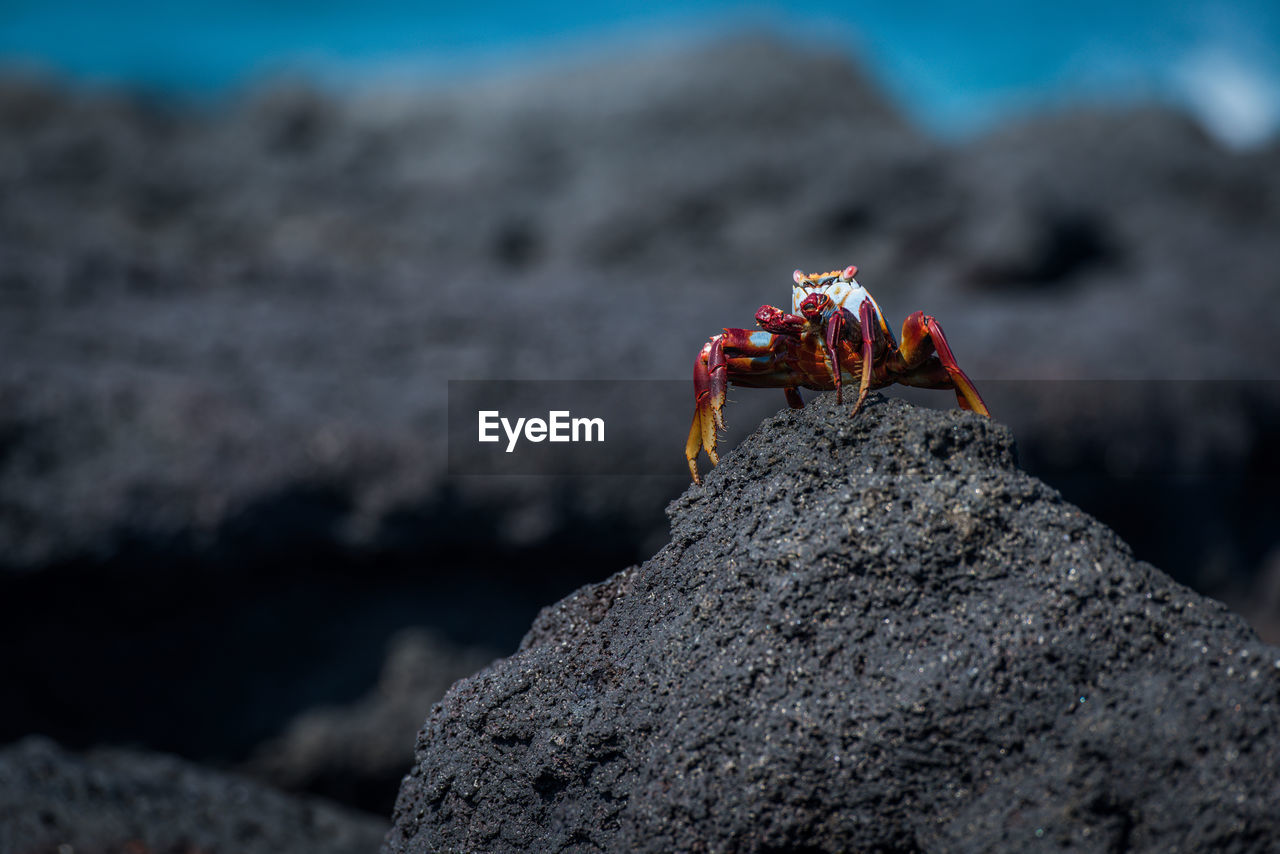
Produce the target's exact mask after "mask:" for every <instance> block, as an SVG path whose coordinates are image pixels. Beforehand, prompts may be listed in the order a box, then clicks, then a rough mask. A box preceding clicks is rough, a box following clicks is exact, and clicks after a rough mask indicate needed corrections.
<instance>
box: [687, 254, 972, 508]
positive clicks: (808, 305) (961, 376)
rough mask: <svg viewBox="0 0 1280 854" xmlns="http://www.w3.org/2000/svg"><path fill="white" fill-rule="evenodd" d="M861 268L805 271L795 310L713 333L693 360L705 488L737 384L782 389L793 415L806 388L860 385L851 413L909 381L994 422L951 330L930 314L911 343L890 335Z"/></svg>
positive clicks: (910, 326) (692, 451)
mask: <svg viewBox="0 0 1280 854" xmlns="http://www.w3.org/2000/svg"><path fill="white" fill-rule="evenodd" d="M857 272H858V268H857V267H854V266H852V265H850V266H848V267H845V268H844V269H843V270H833V271H831V272H829V273H805V272H803V271H801V270H796V271H795V273H794V274H793V275H792V277H793V278H794V279H795V286H794V287H793V288H792V290H791V313H789V314H788V313H787V312H785V311H783V310H782V309H780V308H774V307H773V306H771V305H762V306H760V310H759V311H757V312H756V324H757V325H758V326H759V329H725V330H724V332H722V333H721V334H719V335H716V336H713V337H712V338H711V340H709V341H708V342H707V343H706V344H704V345H702V349H701V350H700V351H699V352H698V358H697V360H696V361H695V362H694V363H693V390H694V396H695V398H696V401H697V403H696V406H695V407H694V411H693V426H691V427H690V428H689V440H688V442H686V444H685V450H684V455H685V458H686V459H687V460H688V461H689V473H690V474H691V475H693V481H694V483H701V482H702V478H701V477H700V476H699V474H698V454H699V453H700V452H701V451H706V452H707V456H708V457H709V458H710V459H711V464H712V465H718V464H719V462H720V458H719V455H718V454H717V452H716V441H717V433H718V431H720V430H723V429H724V416H723V414H722V413H721V410H722V409H723V407H724V402H725V391H726V390H727V388H728V386H729V384H730V383H732V384H734V385H739V386H746V387H748V388H781V389H782V390H783V392H784V394H785V395H786V398H787V403H788V404H789V405H790V406H791V407H792V408H793V409H801V408H803V407H804V401H803V400H802V399H801V397H800V391H799V390H800V389H801V388H808V389H815V390H819V391H830V390H832V389H834V390H835V393H836V403H837V404H840V403H843V388H844V384H845V383H847V382H849V383H853V382H856V383H857V384H858V399H857V400H856V401H855V402H854V404H853V409H852V411H851V412H850V417H852V416H854V415H857V414H858V411H859V410H860V409H861V408H862V404H863V401H865V400H866V398H867V392H868V391H870V390H871V389H876V388H883V387H884V386H888V385H893V384H894V383H901V384H902V385H907V386H916V387H918V388H932V389H952V390H954V391H955V393H956V400H958V401H959V403H960V407H961V408H962V409H968V410H971V411H973V412H977V413H978V414H980V415H984V416H987V417H990V415H991V413H990V411H989V410H988V409H987V405H986V404H985V403H983V401H982V396H981V395H979V394H978V389H977V388H975V387H974V385H973V381H972V380H970V379H969V377H968V376H967V375H965V372H964V371H962V370H960V366H959V365H958V364H956V357H955V356H954V355H953V354H952V352H951V347H950V345H948V344H947V337H946V336H945V335H944V334H943V333H942V327H941V326H940V325H939V324H938V321H937V320H935V319H934V318H933V317H930V316H929V315H927V314H925V313H924V312H922V311H917V312H916V313H915V314H912V315H911V316H910V317H908V318H907V319H906V320H905V321H903V323H902V344H901V345H899V344H898V342H896V341H895V340H894V338H893V335H892V333H890V332H889V327H888V325H887V324H886V323H885V321H884V315H883V313H881V311H880V306H879V305H877V304H876V301H875V298H874V297H872V296H871V294H869V293H868V292H867V290H866V289H865V288H863V287H862V285H860V284H858V282H857V280H856V279H855V278H854V276H855V275H856V274H857Z"/></svg>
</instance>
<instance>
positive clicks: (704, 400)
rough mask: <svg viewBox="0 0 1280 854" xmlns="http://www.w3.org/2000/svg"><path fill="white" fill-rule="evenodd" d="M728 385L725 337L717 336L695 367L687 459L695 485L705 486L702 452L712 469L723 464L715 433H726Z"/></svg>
mask: <svg viewBox="0 0 1280 854" xmlns="http://www.w3.org/2000/svg"><path fill="white" fill-rule="evenodd" d="M728 385H729V366H728V364H727V363H726V362H725V357H724V340H723V336H720V335H717V336H715V337H714V338H712V339H711V340H710V341H708V342H707V343H706V344H704V345H702V350H701V351H699V352H698V358H697V359H696V360H695V361H694V363H693V393H694V396H695V397H696V399H697V403H696V405H695V406H694V409H693V424H692V425H690V427H689V439H688V441H687V442H685V446H684V456H685V459H686V460H688V462H689V473H690V474H692V475H693V482H694V483H702V478H701V477H700V476H699V475H698V452H699V451H702V450H705V451H706V452H707V456H708V457H710V458H711V464H712V465H719V464H720V455H719V454H718V453H716V431H717V430H723V429H724V415H723V414H722V410H723V409H724V400H725V391H726V389H727V388H728Z"/></svg>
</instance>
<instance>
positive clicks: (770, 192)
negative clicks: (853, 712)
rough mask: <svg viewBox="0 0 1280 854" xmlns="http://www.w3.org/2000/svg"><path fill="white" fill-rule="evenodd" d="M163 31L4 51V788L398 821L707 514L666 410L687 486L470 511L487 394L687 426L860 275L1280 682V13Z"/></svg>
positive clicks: (65, 28) (981, 9)
mask: <svg viewBox="0 0 1280 854" xmlns="http://www.w3.org/2000/svg"><path fill="white" fill-rule="evenodd" d="M116 6H117V8H113V10H112V12H111V17H110V18H107V17H104V16H105V15H107V12H106V11H105V9H104V10H97V9H94V8H90V7H88V6H87V4H86V5H85V7H84V8H81V7H80V5H78V4H73V3H70V2H66V0H63V2H51V3H43V4H25V5H24V4H17V5H16V6H7V7H6V8H5V9H4V10H3V12H0V51H2V52H3V54H4V57H5V60H6V70H5V71H4V72H3V74H0V357H2V358H0V655H2V656H3V660H4V661H5V664H6V668H5V675H4V686H3V694H4V697H5V701H4V703H3V704H0V742H11V741H17V740H19V739H20V738H22V737H23V736H26V735H28V734H32V733H37V734H42V735H47V736H50V737H52V738H54V739H57V740H58V741H59V742H61V743H62V744H63V745H64V746H66V747H69V748H72V749H84V748H89V747H91V746H99V745H129V746H134V747H143V748H149V749H153V750H160V751H168V752H174V753H177V754H180V755H182V756H185V757H187V758H189V759H194V760H198V761H201V762H205V763H211V764H214V765H218V766H221V767H224V768H236V769H239V770H241V771H245V772H247V773H252V774H255V775H257V776H259V777H260V778H262V779H265V780H267V781H268V782H271V783H273V784H276V785H280V786H284V787H289V788H295V789H303V790H309V791H312V792H318V793H322V794H325V795H328V796H330V797H336V798H339V799H342V800H344V801H346V802H347V803H348V804H352V805H355V806H358V807H362V808H365V809H368V810H373V811H376V812H379V813H382V814H384V815H385V814H386V813H387V812H388V811H389V808H390V803H391V799H392V798H393V797H394V793H395V789H396V786H397V785H398V781H399V776H400V773H401V772H402V770H403V768H407V766H408V763H409V761H410V755H411V749H412V743H413V733H414V731H415V730H416V728H417V726H418V725H419V724H420V723H421V721H422V719H423V718H424V717H425V714H426V711H427V708H428V707H429V706H430V704H431V703H432V702H433V701H434V699H436V698H438V697H439V696H440V695H441V694H442V693H443V691H444V689H445V688H446V687H447V686H448V684H449V683H450V682H451V681H452V680H454V679H456V678H458V677H460V676H462V675H465V674H466V673H469V672H472V671H474V670H475V669H477V668H478V667H480V666H482V665H483V664H484V663H485V662H486V661H488V660H490V659H492V658H493V657H494V656H498V655H505V654H508V653H509V652H511V651H513V650H514V648H515V645H516V643H517V642H518V640H519V638H520V636H521V634H522V633H523V632H524V630H525V629H526V628H527V627H528V625H529V623H530V621H531V619H532V617H533V615H534V614H535V613H536V611H537V610H538V608H539V607H541V606H543V605H546V604H549V603H551V602H553V601H554V600H556V599H557V598H559V597H560V596H562V595H563V594H565V593H567V592H568V591H570V590H572V589H573V588H574V587H576V586H578V585H579V584H581V583H584V582H586V581H594V580H599V579H602V578H605V577H606V576H608V575H609V574H611V573H612V572H614V571H616V570H618V569H620V568H622V567H624V566H626V565H627V564H629V563H632V562H635V561H638V560H640V559H642V558H644V557H646V556H647V555H648V554H649V553H650V552H651V551H652V550H653V549H654V548H655V547H656V546H658V545H660V544H661V543H662V542H663V541H664V540H665V537H666V519H665V517H664V515H663V508H664V506H665V504H666V502H667V501H669V500H670V499H671V498H673V497H675V496H676V495H678V494H679V493H680V492H681V491H682V490H683V489H684V488H685V486H686V484H687V474H682V470H683V465H682V463H681V460H680V456H679V454H680V449H681V447H682V445H683V441H684V437H685V433H686V431H687V429H688V418H689V416H690V412H691V402H692V401H691V395H687V396H688V398H689V399H687V400H686V399H684V398H682V399H681V401H680V403H679V405H677V406H672V407H669V408H668V407H666V406H663V407H655V406H654V405H653V403H652V402H650V401H645V400H636V401H635V406H636V413H635V417H636V419H638V420H640V419H642V420H644V422H645V423H646V425H648V424H652V429H651V430H647V432H646V436H647V440H648V441H647V443H646V444H643V445H642V446H640V447H630V448H628V449H627V452H628V453H629V454H634V455H636V456H637V458H638V459H643V460H651V461H652V470H653V471H654V472H656V473H658V474H655V475H654V476H649V477H590V476H575V477H553V476H547V477H534V478H530V477H522V478H509V479H503V478H493V477H484V478H478V477H466V476H456V475H455V476H451V475H449V473H448V471H447V464H446V454H445V442H446V436H445V423H446V422H445V409H446V404H447V399H446V398H447V395H446V381H447V380H449V379H482V380H483V379H493V380H498V379H591V378H604V379H617V380H625V379H628V378H637V379H668V380H672V381H673V382H677V383H680V384H684V383H687V377H688V375H689V373H690V367H691V362H692V359H693V356H694V354H695V353H696V351H697V350H698V348H699V347H700V345H701V343H702V342H703V341H705V340H706V338H707V337H708V336H709V335H711V334H713V333H715V332H716V331H718V330H719V329H720V328H721V327H722V326H726V325H727V326H750V325H751V318H752V315H753V313H754V311H755V309H756V308H757V307H758V306H759V305H760V304H761V303H763V302H769V303H775V304H785V303H786V302H787V299H788V294H789V288H790V271H791V270H792V269H794V268H796V267H801V268H804V269H807V270H818V269H831V268H837V267H841V266H843V265H845V264H848V263H851V262H852V263H856V264H857V265H858V266H859V267H860V268H861V270H862V273H861V274H860V279H861V280H862V281H863V282H864V283H865V284H866V285H867V286H868V287H869V288H870V289H871V290H872V292H873V293H874V294H875V295H876V297H877V299H878V300H879V302H880V305H881V306H882V307H883V309H884V310H885V312H886V314H887V315H888V318H889V321H890V324H891V325H893V326H895V327H896V325H897V324H899V323H900V322H901V319H902V318H903V317H905V316H906V315H907V314H908V313H910V312H912V311H914V310H916V309H923V310H925V311H926V312H928V313H930V314H934V315H936V316H937V317H938V318H939V319H940V320H941V321H942V323H943V324H944V326H945V327H946V329H947V331H948V335H949V337H950V339H951V342H952V345H953V347H954V349H955V350H956V352H957V354H958V357H959V359H960V362H961V364H962V365H963V366H964V367H965V369H966V370H967V371H968V372H969V373H970V375H971V376H973V377H974V378H975V380H976V381H977V382H978V385H979V388H980V389H981V390H982V392H983V393H984V395H986V396H987V398H988V402H989V403H990V404H991V407H992V410H993V411H994V412H995V414H996V416H997V417H998V418H1001V419H1002V420H1005V421H1007V422H1008V423H1010V424H1011V425H1012V426H1013V427H1014V430H1015V433H1016V435H1017V436H1018V439H1019V445H1020V452H1021V455H1022V461H1023V464H1024V465H1025V466H1026V467H1027V468H1029V469H1030V470H1031V471H1032V472H1033V473H1036V474H1038V475H1040V476H1041V477H1043V478H1044V479H1046V480H1047V481H1048V482H1049V483H1050V484H1052V485H1054V486H1056V487H1058V488H1059V489H1061V490H1062V491H1063V492H1064V494H1065V495H1066V496H1067V497H1068V498H1069V499H1071V500H1073V501H1075V502H1077V503H1079V504H1081V505H1082V506H1083V507H1084V508H1085V509H1086V510H1088V511H1089V512H1091V513H1093V514H1095V515H1097V516H1098V517H1099V518H1101V519H1102V520H1103V521H1104V522H1106V523H1107V524H1109V525H1111V526H1112V527H1114V528H1115V529H1116V530H1117V531H1118V532H1119V533H1120V534H1121V535H1122V536H1124V537H1125V538H1126V539H1127V540H1129V542H1130V543H1131V544H1132V545H1133V546H1134V548H1135V550H1136V552H1137V554H1138V555H1139V557H1142V558H1145V559H1147V560H1150V561H1151V562H1153V563H1155V564H1156V565H1157V566H1159V567H1160V568H1162V569H1164V570H1166V571H1167V572H1169V573H1171V574H1172V575H1174V577H1175V578H1177V579H1178V580H1180V581H1182V582H1184V583H1186V584H1189V585H1191V586H1193V587H1195V588H1197V589H1198V590H1200V591H1201V592H1205V593H1208V594H1210V595H1213V596H1217V597H1220V598H1224V599H1225V600H1226V601H1228V603H1230V604H1232V605H1233V606H1234V607H1236V608H1237V609H1239V610H1240V611H1241V612H1242V613H1244V614H1245V615H1246V616H1247V617H1249V619H1250V620H1251V621H1252V622H1253V623H1254V625H1255V627H1257V629H1258V630H1259V632H1260V633H1261V634H1262V635H1263V637H1264V638H1266V639H1268V640H1270V641H1271V642H1272V643H1275V642H1277V641H1280V593H1277V589H1278V587H1280V534H1278V533H1277V528H1276V525H1275V520H1276V519H1277V518H1278V517H1280V514H1278V513H1277V510H1278V509H1280V507H1278V505H1280V499H1278V498H1277V495H1280V492H1278V491H1277V488H1276V487H1277V480H1278V478H1280V452H1277V450H1276V447H1275V443H1274V437H1275V436H1276V435H1277V426H1278V425H1280V384H1278V383H1277V380H1278V379H1280V372H1278V371H1277V367H1276V365H1277V359H1278V357H1280V341H1278V340H1277V339H1278V335H1280V322H1278V321H1277V320H1276V317H1277V311H1278V310H1280V274H1278V273H1277V270H1280V242H1278V241H1277V240H1276V235H1277V234H1280V144H1278V143H1277V137H1276V127H1277V125H1278V124H1280V67H1277V61H1276V56H1277V55H1280V53H1278V52H1277V50H1276V48H1277V45H1280V13H1277V12H1276V11H1275V9H1274V7H1272V6H1271V5H1269V4H1265V3H1260V2H1258V3H1247V2H1246V3H1235V4H1209V3H1204V4H1196V3H1192V4H1189V5H1185V6H1182V7H1179V9H1178V10H1177V11H1176V13H1175V12H1172V11H1170V10H1168V9H1166V7H1165V5H1164V4H1156V3H1138V4H1128V5H1126V6H1125V7H1124V8H1123V9H1116V8H1113V7H1112V6H1111V5H1110V4H1102V3H1095V2H1088V3H1085V4H1084V5H1083V6H1082V5H1081V4H1079V3H1076V4H1070V5H1068V4H1061V5H1060V7H1059V8H1056V9H1054V8H1044V9H1037V10H1036V12H1035V14H1034V17H1029V16H1030V15H1031V13H1029V12H1026V11H1024V10H1023V9H1022V8H1021V7H1020V6H1018V5H1016V4H1012V3H998V2H996V3H986V4H978V6H977V7H974V6H972V4H969V5H966V6H964V7H956V8H954V9H948V8H944V7H942V6H939V7H938V8H934V9H931V10H926V11H919V10H917V11H912V12H908V11H905V10H902V9H899V10H890V11H886V10H884V9H874V8H872V7H871V4H866V5H863V4H852V5H850V6H846V5H843V4H839V5H838V4H823V3H811V4H807V5H805V6H804V8H799V7H796V8H792V9H788V10H781V9H777V10H774V11H761V10H760V9H759V8H755V9H754V11H747V12H744V11H743V10H742V9H741V8H739V7H738V6H737V4H733V3H724V4H720V5H718V6H714V7H706V6H702V5H699V6H694V5H692V4H689V5H687V6H685V7H683V8H678V7H672V9H671V10H669V11H666V12H663V13H661V14H659V13H657V12H653V11H651V10H649V11H646V10H644V9H643V7H641V6H639V5H637V6H636V7H635V8H634V9H627V8H624V7H609V8H610V11H608V12H602V11H597V10H594V9H588V8H587V7H575V6H572V5H567V6H563V7H556V8H554V9H551V10H543V9H540V10H539V11H538V12H536V13H535V12H534V11H532V9H525V8H521V7H518V6H516V5H515V4H501V3H499V4H491V5H489V6H486V5H484V4H481V5H479V6H475V5H474V4H473V6H472V7H468V9H466V10H461V9H456V8H437V9H433V10H431V11H429V12H424V11H423V10H422V9H421V8H420V7H410V5H409V4H403V3H399V2H392V0H384V2H378V3H374V4H372V5H370V4H354V3H336V4H328V5H326V6H325V7H324V8H323V9H322V10H315V9H312V8H311V7H302V6H297V7H295V6H285V7H282V8H281V9H280V10H279V11H276V12H274V13H272V15H271V16H267V17H264V13H262V12H260V11H259V10H258V9H257V7H256V6H254V5H252V4H247V3H232V4H225V3H223V4H218V5H217V7H216V8H214V6H213V5H212V4H186V5H183V4H177V5H170V6H169V7H167V8H165V9H159V8H152V4H146V3H140V2H138V3H133V4H125V6H126V7H127V8H125V9H120V8H118V7H119V4H116ZM130 12H132V14H130ZM682 387H683V385H682ZM890 393H892V394H898V393H900V390H891V391H890ZM684 394H687V392H684ZM907 396H909V397H910V399H912V400H913V401H914V402H917V403H922V404H927V405H933V406H947V407H949V406H952V405H954V401H953V400H952V399H951V396H950V395H949V394H947V393H912V394H910V395H907ZM733 398H734V403H733V406H732V408H731V409H730V410H729V411H728V418H729V420H730V422H731V424H732V425H733V426H734V427H735V428H736V431H737V432H736V434H735V435H741V434H742V433H743V432H744V431H746V430H749V429H750V427H751V426H753V425H754V424H755V423H756V422H757V421H758V420H759V418H760V417H761V416H762V415H763V414H764V413H766V412H769V411H772V410H774V409H776V408H778V407H779V406H781V405H782V396H781V394H779V393H777V392H769V391H761V392H751V391H744V392H741V393H738V394H735V395H734V396H733ZM668 473H669V474H668ZM395 744H399V745H400V749H401V751H402V758H401V759H397V758H396V755H395V748H394V746H393V745H395ZM8 755H10V756H19V757H20V756H22V755H25V754H24V753H23V752H22V751H15V752H12V753H10V754H8Z"/></svg>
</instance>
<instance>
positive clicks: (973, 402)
mask: <svg viewBox="0 0 1280 854" xmlns="http://www.w3.org/2000/svg"><path fill="white" fill-rule="evenodd" d="M935 353H936V354H937V363H940V364H941V366H942V368H943V371H945V373H944V374H943V375H941V376H936V375H935V376H930V374H931V373H936V372H930V371H928V370H927V368H928V365H927V362H928V360H929V357H930V356H933V355H934V354H935ZM898 356H899V357H900V359H901V361H902V362H903V365H902V367H903V368H905V369H906V370H905V371H904V374H905V375H904V376H903V377H902V378H901V380H900V381H901V382H902V383H904V384H906V385H915V386H920V387H922V388H952V389H954V390H955V393H956V400H957V401H958V402H959V404H960V408H961V409H968V410H971V411H973V412H976V413H978V414H979V415H986V416H988V417H990V415H991V412H990V411H989V410H988V409H987V404H986V403H984V402H983V400H982V395H980V394H978V389H977V387H976V386H974V384H973V380H971V379H969V376H968V374H966V373H965V372H964V371H963V370H961V369H960V365H959V364H957V363H956V357H955V354H953V353H952V352H951V345H950V344H948V343H947V336H946V335H944V334H943V332H942V326H941V325H940V324H939V323H938V321H937V320H936V319H934V318H933V317H931V316H929V315H927V314H925V313H924V312H923V311H917V312H916V313H915V314H913V315H911V316H910V317H908V318H907V319H906V320H904V321H903V322H902V346H901V347H899V348H898ZM937 363H935V364H937ZM922 368H923V369H925V370H920V369H922Z"/></svg>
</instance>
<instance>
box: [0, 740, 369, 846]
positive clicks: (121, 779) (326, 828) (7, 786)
mask: <svg viewBox="0 0 1280 854" xmlns="http://www.w3.org/2000/svg"><path fill="white" fill-rule="evenodd" d="M385 829H386V824H385V822H384V821H382V820H381V819H378V818H375V817H374V816H371V815H365V814H362V813H358V812H355V811H352V810H347V809H342V808H340V807H338V806H337V805H335V804H331V803H328V802H326V801H322V800H319V799H316V798H301V797H296V796H292V795H286V794H284V793H283V792H277V791H274V790H272V789H270V788H268V787H266V786H262V785H258V784H256V783H252V782H250V781H248V780H245V779H242V778H239V777H233V776H230V775H227V774H221V773H218V772H215V771H210V770H208V769H204V768H200V767H199V766H196V765H193V764H191V763H188V762H184V761H182V760H180V759H177V758H176V757H172V756H166V755H163V754H152V753H141V752H138V751H130V750H114V749H113V750H98V751H94V752H92V753H89V754H86V755H83V756H80V755H76V754H73V753H69V752H67V751H65V750H63V749H61V748H60V747H58V746H57V744H55V743H54V742H52V741H50V740H49V739H46V738H39V737H34V736H33V737H30V738H27V739H24V740H22V741H21V742H18V743H17V744H13V745H10V746H8V747H5V748H4V749H3V750H0V851H3V852H5V854H55V852H57V854H66V852H76V854H194V853H195V852H199V854H267V852H271V854H287V852H297V854H304V852H306V854H354V852H359V851H372V850H374V848H375V847H376V846H377V844H378V838H379V837H380V836H381V835H382V833H383V832H384V831H385Z"/></svg>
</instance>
